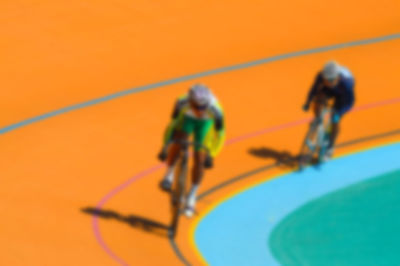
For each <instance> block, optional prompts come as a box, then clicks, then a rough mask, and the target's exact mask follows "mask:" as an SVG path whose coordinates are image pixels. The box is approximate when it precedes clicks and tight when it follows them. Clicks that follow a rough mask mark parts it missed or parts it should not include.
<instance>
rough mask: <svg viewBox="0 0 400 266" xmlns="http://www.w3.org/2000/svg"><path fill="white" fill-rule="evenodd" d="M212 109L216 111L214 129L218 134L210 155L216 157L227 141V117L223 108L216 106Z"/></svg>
mask: <svg viewBox="0 0 400 266" xmlns="http://www.w3.org/2000/svg"><path fill="white" fill-rule="evenodd" d="M212 111H213V113H214V129H215V132H216V136H215V142H214V145H213V147H212V149H211V151H210V155H211V156H212V157H215V156H216V155H217V154H218V153H219V152H220V151H221V149H222V147H223V145H224V142H225V119H224V114H223V112H222V110H220V109H218V108H215V107H214V108H213V110H212Z"/></svg>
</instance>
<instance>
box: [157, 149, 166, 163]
mask: <svg viewBox="0 0 400 266" xmlns="http://www.w3.org/2000/svg"><path fill="white" fill-rule="evenodd" d="M167 156H168V154H167V151H166V150H165V149H164V148H163V149H162V150H161V151H160V153H159V154H158V156H157V157H158V159H159V160H160V161H161V162H165V160H166V159H167Z"/></svg>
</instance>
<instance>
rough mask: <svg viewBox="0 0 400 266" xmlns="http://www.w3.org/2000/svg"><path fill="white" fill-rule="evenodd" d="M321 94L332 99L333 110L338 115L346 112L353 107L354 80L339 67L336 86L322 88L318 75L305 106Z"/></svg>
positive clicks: (319, 74)
mask: <svg viewBox="0 0 400 266" xmlns="http://www.w3.org/2000/svg"><path fill="white" fill-rule="evenodd" d="M319 93H323V94H324V95H326V96H328V98H334V101H335V102H334V105H333V108H334V109H335V111H336V112H338V113H339V115H343V114H345V113H346V112H348V111H349V110H350V109H351V108H352V107H353V105H354V101H355V97H354V78H353V75H352V74H351V72H350V71H349V70H348V69H347V68H344V67H341V70H340V77H339V82H338V84H337V85H336V86H335V87H333V88H328V87H326V86H324V83H323V78H322V73H321V72H320V73H318V75H317V77H316V78H315V81H314V84H313V86H312V88H311V90H310V92H309V94H308V98H307V104H310V102H311V101H312V100H313V98H314V96H315V95H317V94H319Z"/></svg>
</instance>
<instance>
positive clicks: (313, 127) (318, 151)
mask: <svg viewBox="0 0 400 266" xmlns="http://www.w3.org/2000/svg"><path fill="white" fill-rule="evenodd" d="M319 103H320V104H322V109H321V111H320V112H319V115H318V116H317V117H315V118H314V120H313V121H312V122H311V124H310V128H309V130H308V132H307V134H306V137H305V139H304V141H303V144H302V146H301V149H300V155H299V170H302V169H303V168H304V167H305V166H307V165H309V164H310V163H311V162H312V160H313V158H314V156H315V155H316V156H317V162H318V163H321V162H323V161H324V157H325V155H326V152H327V149H328V145H329V137H330V128H331V119H330V113H331V107H330V106H329V105H328V103H327V101H326V100H324V101H320V102H319Z"/></svg>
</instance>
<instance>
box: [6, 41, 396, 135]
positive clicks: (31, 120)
mask: <svg viewBox="0 0 400 266" xmlns="http://www.w3.org/2000/svg"><path fill="white" fill-rule="evenodd" d="M396 39H400V33H394V34H391V35H385V36H381V37H376V38H371V39H364V40H358V41H352V42H347V43H341V44H334V45H329V46H324V47H319V48H313V49H308V50H303V51H298V52H291V53H286V54H281V55H277V56H272V57H267V58H263V59H258V60H255V61H250V62H246V63H241V64H236V65H231V66H226V67H221V68H216V69H212V70H208V71H204V72H199V73H195V74H190V75H186V76H182V77H178V78H173V79H169V80H164V81H160V82H156V83H152V84H148V85H144V86H140V87H136V88H132V89H128V90H124V91H120V92H117V93H113V94H110V95H107V96H104V97H100V98H97V99H93V100H90V101H87V102H83V103H79V104H75V105H71V106H68V107H64V108H61V109H59V110H55V111H52V112H48V113H45V114H42V115H39V116H35V117H32V118H29V119H26V120H23V121H20V122H17V123H14V124H11V125H8V126H5V127H3V128H0V134H5V133H8V132H10V131H13V130H16V129H18V128H21V127H24V126H27V125H30V124H33V123H36V122H39V121H41V120H45V119H48V118H51V117H54V116H57V115H61V114H64V113H67V112H71V111H75V110H78V109H82V108H86V107H89V106H92V105H96V104H99V103H103V102H106V101H110V100H113V99H117V98H120V97H123V96H126V95H130V94H134V93H138V92H142V91H147V90H152V89H156V88H159V87H163V86H167V85H172V84H176V83H179V82H183V81H188V80H192V79H197V78H202V77H206V76H211V75H216V74H221V73H225V72H230V71H235V70H240V69H245V68H249V67H254V66H258V65H262V64H267V63H271V62H275V61H280V60H285V59H288V58H293V57H298V56H304V55H309V54H316V53H322V52H327V51H332V50H338V49H343V48H348V47H354V46H360V45H368V44H374V43H379V42H384V41H390V40H396Z"/></svg>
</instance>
